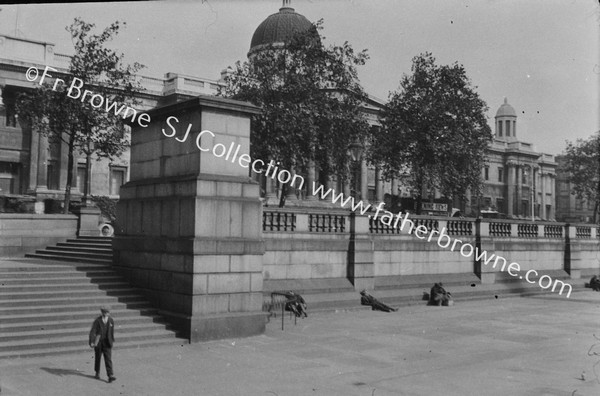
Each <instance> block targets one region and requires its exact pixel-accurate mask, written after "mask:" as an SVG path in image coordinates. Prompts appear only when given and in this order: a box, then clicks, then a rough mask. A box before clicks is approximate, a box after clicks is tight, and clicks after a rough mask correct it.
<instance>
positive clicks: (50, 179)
mask: <svg viewBox="0 0 600 396" xmlns="http://www.w3.org/2000/svg"><path fill="white" fill-rule="evenodd" d="M46 184H47V185H48V190H58V167H57V166H56V161H48V165H47V167H46Z"/></svg>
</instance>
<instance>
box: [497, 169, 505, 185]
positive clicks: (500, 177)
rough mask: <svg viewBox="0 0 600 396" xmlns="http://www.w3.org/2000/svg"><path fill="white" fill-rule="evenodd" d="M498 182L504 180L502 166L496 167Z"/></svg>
mask: <svg viewBox="0 0 600 396" xmlns="http://www.w3.org/2000/svg"><path fill="white" fill-rule="evenodd" d="M498 182H500V183H502V182H504V169H502V167H498Z"/></svg>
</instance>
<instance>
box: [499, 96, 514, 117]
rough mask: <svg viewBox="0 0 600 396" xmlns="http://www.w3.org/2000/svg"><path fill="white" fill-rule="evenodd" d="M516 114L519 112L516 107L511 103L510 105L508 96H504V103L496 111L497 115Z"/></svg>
mask: <svg viewBox="0 0 600 396" xmlns="http://www.w3.org/2000/svg"><path fill="white" fill-rule="evenodd" d="M516 116H517V112H516V111H515V108H514V107H512V106H511V105H509V104H508V101H507V100H506V98H504V103H503V104H502V106H500V108H499V109H498V111H497V112H496V117H516Z"/></svg>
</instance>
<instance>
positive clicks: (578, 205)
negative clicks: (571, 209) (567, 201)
mask: <svg viewBox="0 0 600 396" xmlns="http://www.w3.org/2000/svg"><path fill="white" fill-rule="evenodd" d="M575 209H576V210H582V209H583V200H582V199H581V198H576V199H575Z"/></svg>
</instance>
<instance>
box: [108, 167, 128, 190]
mask: <svg viewBox="0 0 600 396" xmlns="http://www.w3.org/2000/svg"><path fill="white" fill-rule="evenodd" d="M126 170H127V168H123V167H116V166H114V167H111V168H110V195H119V193H120V191H121V186H122V185H123V184H125V173H126Z"/></svg>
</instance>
